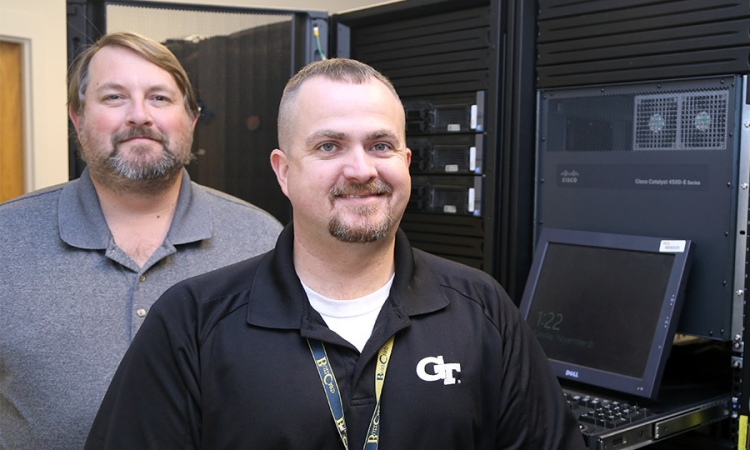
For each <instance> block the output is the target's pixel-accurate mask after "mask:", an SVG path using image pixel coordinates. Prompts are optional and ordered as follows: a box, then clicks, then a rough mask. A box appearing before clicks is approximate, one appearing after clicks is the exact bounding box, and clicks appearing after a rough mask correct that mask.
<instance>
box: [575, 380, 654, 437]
mask: <svg viewBox="0 0 750 450" xmlns="http://www.w3.org/2000/svg"><path fill="white" fill-rule="evenodd" d="M563 392H564V393H565V399H566V400H567V401H568V406H570V409H571V411H572V412H573V415H574V416H575V417H576V419H577V420H578V424H579V427H580V428H581V431H582V432H584V433H585V434H589V433H595V432H598V431H602V430H606V429H612V428H617V427H620V426H625V425H630V424H631V423H634V422H639V421H641V420H643V419H646V418H648V417H649V416H651V415H653V413H652V412H651V411H650V410H649V409H648V408H645V407H643V406H638V405H636V404H631V403H627V402H624V401H622V400H615V399H611V398H604V397H600V396H598V397H595V396H592V395H587V394H584V393H580V392H575V391H570V390H567V389H564V390H563Z"/></svg>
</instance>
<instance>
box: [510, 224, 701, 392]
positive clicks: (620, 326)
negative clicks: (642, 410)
mask: <svg viewBox="0 0 750 450" xmlns="http://www.w3.org/2000/svg"><path fill="white" fill-rule="evenodd" d="M693 247H694V245H693V244H692V243H691V241H689V240H668V239H661V238H657V237H646V236H630V235H618V234H608V233H597V232H590V231H577V230H564V229H552V228H548V229H543V230H542V232H541V234H540V238H539V242H538V243H537V246H536V250H535V253H534V260H533V263H532V267H531V271H530V273H529V277H528V280H527V282H526V287H525V290H524V294H523V297H522V300H521V305H520V309H521V313H522V314H523V316H524V318H525V319H526V321H527V323H528V324H529V326H530V327H531V328H532V330H533V332H534V334H535V335H536V338H537V339H538V341H539V342H540V344H541V345H542V347H543V348H544V351H545V353H546V354H547V357H548V359H549V362H550V365H551V367H552V369H553V371H554V372H555V374H556V375H557V376H558V377H559V378H561V379H570V380H575V381H578V382H582V383H585V384H587V385H590V386H596V387H600V388H605V389H611V390H615V391H619V392H623V393H627V394H632V395H636V396H640V397H646V398H652V399H653V398H655V397H656V396H657V394H658V390H659V384H660V382H661V376H662V374H663V372H664V365H665V364H666V360H667V357H668V355H669V350H670V348H671V344H672V340H673V338H674V333H675V329H676V327H677V322H678V319H679V313H680V309H681V307H682V301H683V297H684V293H685V285H686V282H687V273H688V271H689V267H690V263H691V259H692V258H691V254H692V250H693Z"/></svg>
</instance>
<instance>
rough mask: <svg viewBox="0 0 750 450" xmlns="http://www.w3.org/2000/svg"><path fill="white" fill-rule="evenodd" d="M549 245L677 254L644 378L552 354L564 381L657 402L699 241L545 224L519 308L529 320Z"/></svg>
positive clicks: (557, 372)
mask: <svg viewBox="0 0 750 450" xmlns="http://www.w3.org/2000/svg"><path fill="white" fill-rule="evenodd" d="M668 241H679V242H684V251H682V252H675V251H669V252H665V251H661V250H660V249H661V248H662V245H663V243H665V242H668ZM550 244H567V245H576V246H587V247H595V248H607V249H615V250H617V249H621V250H627V251H639V252H647V253H671V254H673V255H674V258H673V262H672V267H671V271H670V274H669V279H668V282H667V288H666V290H665V294H664V297H663V298H662V306H661V309H660V315H659V319H658V320H657V321H656V329H655V330H654V339H653V341H652V344H651V349H650V351H649V355H648V359H647V362H646V367H645V370H644V373H643V376H642V377H640V378H637V377H632V376H626V375H623V374H618V373H613V372H608V371H604V370H599V369H595V368H592V367H587V366H582V365H578V364H573V363H569V362H566V361H559V360H556V359H553V358H548V361H549V364H550V367H551V368H552V371H553V372H554V373H555V375H556V376H557V377H558V378H559V379H561V380H573V381H576V382H579V383H584V384H586V385H590V386H593V387H598V388H604V389H609V390H613V391H617V392H622V393H625V394H630V395H635V396H638V397H644V398H649V399H652V400H653V399H655V398H656V397H657V395H658V392H659V387H660V384H661V378H662V375H663V374H664V367H665V366H666V361H667V359H668V356H669V352H670V350H671V347H672V341H673V339H674V334H675V332H676V329H677V323H678V321H679V314H680V311H681V310H682V304H683V301H684V297H685V288H686V285H687V279H688V272H689V270H690V265H691V263H692V254H693V249H694V247H695V244H694V243H693V242H691V241H690V240H686V239H664V238H659V237H653V236H638V235H626V234H613V233H602V232H594V231H584V230H568V229H560V228H542V230H541V233H540V236H539V240H538V242H537V245H536V249H535V251H534V259H533V261H532V265H531V269H530V271H529V276H528V278H527V281H526V287H525V289H524V292H523V296H522V299H521V303H520V306H519V308H520V310H521V314H522V315H523V317H524V319H525V320H528V314H529V311H530V309H531V306H532V300H533V299H534V294H535V293H536V289H537V283H538V281H539V276H540V274H541V271H542V268H543V267H544V261H545V256H546V253H547V250H548V248H549V246H550Z"/></svg>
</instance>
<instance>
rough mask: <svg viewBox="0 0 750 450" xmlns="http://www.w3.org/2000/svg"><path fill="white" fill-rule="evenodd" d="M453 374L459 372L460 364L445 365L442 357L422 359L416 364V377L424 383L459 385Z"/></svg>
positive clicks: (459, 382)
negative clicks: (441, 382) (435, 382)
mask: <svg viewBox="0 0 750 450" xmlns="http://www.w3.org/2000/svg"><path fill="white" fill-rule="evenodd" d="M455 372H461V364H458V363H450V364H446V363H445V361H444V360H443V356H442V355H441V356H428V357H426V358H422V360H421V361H419V363H418V364H417V376H419V378H421V379H423V380H424V381H438V380H443V384H446V385H448V384H456V383H458V384H461V380H459V379H456V378H455V377H454V376H453V375H454V373H455Z"/></svg>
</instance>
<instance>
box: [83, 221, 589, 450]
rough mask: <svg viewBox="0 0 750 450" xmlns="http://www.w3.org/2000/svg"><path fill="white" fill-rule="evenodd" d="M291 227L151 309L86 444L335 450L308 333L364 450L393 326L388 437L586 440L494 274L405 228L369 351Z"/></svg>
mask: <svg viewBox="0 0 750 450" xmlns="http://www.w3.org/2000/svg"><path fill="white" fill-rule="evenodd" d="M293 240H294V239H293V231H292V226H291V225H290V226H288V227H287V228H286V229H285V230H284V232H283V233H282V235H281V236H280V237H279V241H278V243H277V246H276V249H275V250H274V251H271V252H269V253H267V254H265V255H262V256H259V257H256V258H253V259H250V260H247V261H245V262H241V263H238V264H235V265H233V266H229V267H227V268H224V269H220V270H217V271H214V272H211V273H208V274H205V275H202V276H199V277H196V278H192V279H190V280H187V281H184V282H182V283H180V284H178V285H177V286H175V287H173V288H172V289H170V290H169V291H167V292H166V293H165V294H164V296H163V297H162V298H161V299H160V300H159V301H158V302H157V303H156V304H155V305H154V307H153V308H152V309H151V313H150V314H149V317H148V318H147V319H146V321H145V323H144V324H143V326H142V327H141V330H140V331H139V333H138V334H137V336H136V338H135V340H134V341H133V343H132V345H131V347H130V349H129V351H128V353H127V355H126V356H125V358H124V359H123V361H122V363H121V365H120V368H119V370H118V371H117V374H116V375H115V378H114V380H113V381H112V384H111V386H110V388H109V391H108V393H107V395H106V397H105V399H104V401H103V403H102V407H101V409H100V411H99V414H98V416H97V418H96V421H95V423H94V426H93V429H92V431H91V434H90V435H89V440H88V443H87V446H86V448H87V449H91V450H93V449H97V450H98V449H133V448H138V449H141V450H143V449H159V450H166V449H210V450H218V449H232V450H236V449H256V450H257V449H337V448H343V445H342V443H341V440H340V438H339V435H338V433H337V431H336V428H335V426H334V422H333V418H332V417H331V412H330V410H329V406H328V403H327V400H326V395H325V392H324V390H323V386H322V384H321V380H320V378H319V375H318V371H317V369H316V366H315V363H314V361H313V357H312V355H311V353H310V349H309V347H308V343H307V339H308V338H309V339H317V340H320V341H322V342H323V343H324V345H325V347H326V350H327V353H328V357H329V359H330V363H331V366H332V368H333V371H334V373H335V375H336V379H337V381H338V385H339V388H340V391H341V395H342V398H343V406H344V415H345V419H346V423H347V426H348V435H349V445H350V448H352V449H361V448H362V447H363V444H364V439H365V435H366V432H367V427H368V425H369V423H370V418H371V416H372V413H373V409H374V405H375V381H374V373H375V362H376V359H377V354H378V350H379V349H380V347H381V346H382V345H383V344H384V343H385V342H386V340H387V339H388V338H389V337H390V336H393V335H395V342H394V347H393V351H392V355H391V360H390V363H389V366H388V371H387V374H386V378H385V382H384V385H383V392H382V398H381V413H380V424H379V425H380V448H381V449H384V450H393V449H404V450H407V449H408V450H413V449H428V448H429V449H456V450H466V449H529V450H548V449H583V448H584V445H583V439H582V437H581V435H580V433H579V431H578V427H577V425H576V422H575V420H574V419H573V417H572V416H571V414H570V412H569V410H568V406H567V404H566V403H565V401H564V399H563V397H562V394H561V390H560V387H559V385H558V383H557V380H556V379H555V378H554V376H553V375H552V374H551V371H550V369H549V367H548V365H547V360H546V358H545V356H544V354H543V352H542V350H541V348H540V346H539V345H538V343H537V342H536V341H535V339H534V337H533V336H532V333H531V332H530V330H529V329H528V327H527V326H526V324H525V323H524V321H523V319H522V318H521V317H520V314H519V312H518V310H517V309H516V307H515V305H513V303H512V302H511V301H510V299H509V298H508V296H507V294H506V293H505V292H504V291H503V289H502V288H501V287H500V285H499V284H498V283H497V282H496V281H495V280H494V279H493V278H492V277H490V276H489V275H487V274H485V273H483V272H481V271H478V270H476V269H472V268H469V267H467V266H464V265H461V264H458V263H455V262H451V261H448V260H445V259H442V258H438V257H436V256H433V255H430V254H427V253H425V252H422V251H419V250H416V249H412V248H411V246H410V245H409V243H408V241H407V239H406V237H405V235H404V234H403V233H402V232H399V234H398V235H397V239H396V276H395V279H394V283H393V287H392V288H391V293H390V296H389V298H388V300H387V301H386V303H385V305H384V306H383V309H382V310H381V312H380V315H379V317H378V319H377V322H376V324H375V327H374V330H373V333H372V336H371V337H370V340H369V341H368V342H367V344H366V346H365V348H364V349H363V351H362V353H361V354H360V353H359V352H358V351H357V350H356V349H355V348H354V347H353V346H352V345H351V344H350V343H348V342H347V341H345V340H344V339H342V338H341V337H340V336H338V335H337V334H336V333H334V332H332V331H331V330H329V329H328V327H327V326H326V325H325V322H324V321H323V320H322V318H321V317H320V315H319V314H318V313H317V312H316V311H314V310H313V309H312V308H311V307H310V304H309V303H308V301H307V297H306V295H305V292H304V290H303V288H302V285H301V284H300V281H299V279H298V278H297V275H296V273H295V271H294V269H293V267H294V266H293V260H292V244H293Z"/></svg>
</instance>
